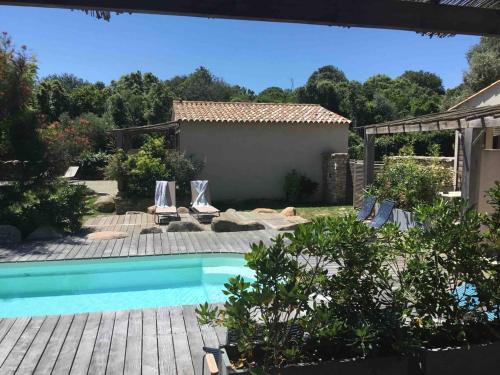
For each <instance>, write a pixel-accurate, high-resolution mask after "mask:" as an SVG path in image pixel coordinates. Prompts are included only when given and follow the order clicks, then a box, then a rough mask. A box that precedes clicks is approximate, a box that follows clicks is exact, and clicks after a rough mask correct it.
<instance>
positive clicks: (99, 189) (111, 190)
mask: <svg viewBox="0 0 500 375" xmlns="http://www.w3.org/2000/svg"><path fill="white" fill-rule="evenodd" d="M74 183H77V184H78V183H83V184H85V185H86V186H87V187H88V188H89V189H91V190H94V191H95V192H96V193H97V194H100V195H107V194H109V195H116V194H117V193H118V183H117V182H116V181H108V180H96V181H91V180H85V181H83V180H82V181H80V180H76V181H75V182H74Z"/></svg>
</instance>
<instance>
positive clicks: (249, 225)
mask: <svg viewBox="0 0 500 375" xmlns="http://www.w3.org/2000/svg"><path fill="white" fill-rule="evenodd" d="M211 226H212V230H213V231H214V232H244V231H249V230H261V229H265V228H266V227H265V226H264V224H262V223H259V222H257V221H249V220H242V219H241V218H240V217H239V216H238V215H236V211H235V210H233V209H230V210H227V211H226V212H223V213H221V215H220V216H219V217H216V218H214V219H213V220H212V225H211Z"/></svg>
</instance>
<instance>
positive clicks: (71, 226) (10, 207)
mask: <svg viewBox="0 0 500 375" xmlns="http://www.w3.org/2000/svg"><path fill="white" fill-rule="evenodd" d="M86 194H87V189H86V188H85V186H82V185H70V184H68V183H67V182H65V181H60V180H58V181H51V182H49V181H45V182H43V183H37V184H32V185H28V186H26V185H22V184H15V185H12V186H4V187H2V188H1V189H0V206H1V207H2V210H0V224H11V225H14V226H16V227H17V228H19V229H20V230H21V232H22V233H23V235H27V234H29V233H30V232H31V231H33V230H34V229H36V228H37V227H39V226H42V225H50V226H52V227H54V228H56V229H59V230H62V231H64V232H76V231H78V230H79V229H80V227H81V220H82V218H83V216H84V215H85V213H86V212H87V209H86V207H85V198H86Z"/></svg>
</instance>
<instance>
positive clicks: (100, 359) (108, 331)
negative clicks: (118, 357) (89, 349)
mask: <svg viewBox="0 0 500 375" xmlns="http://www.w3.org/2000/svg"><path fill="white" fill-rule="evenodd" d="M114 326H115V313H114V312H104V313H103V314H102V318H101V322H100V325H99V331H98V333H97V338H96V340H95V345H94V350H93V353H92V357H91V360H90V366H89V369H88V373H89V374H92V375H101V374H102V375H104V374H105V373H106V367H107V364H108V357H109V349H110V345H111V337H112V336H113V329H114Z"/></svg>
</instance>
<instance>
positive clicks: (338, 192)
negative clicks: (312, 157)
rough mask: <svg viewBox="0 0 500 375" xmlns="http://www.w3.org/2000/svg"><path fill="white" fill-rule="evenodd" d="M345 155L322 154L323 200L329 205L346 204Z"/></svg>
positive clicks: (347, 156) (346, 160) (346, 159)
mask: <svg viewBox="0 0 500 375" xmlns="http://www.w3.org/2000/svg"><path fill="white" fill-rule="evenodd" d="M348 163H349V155H348V154H347V153H334V154H330V153H327V154H323V199H324V200H325V202H326V203H329V204H341V203H346V202H347V178H348V169H349V164H348Z"/></svg>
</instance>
